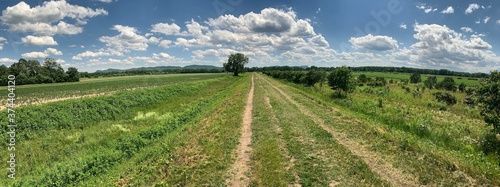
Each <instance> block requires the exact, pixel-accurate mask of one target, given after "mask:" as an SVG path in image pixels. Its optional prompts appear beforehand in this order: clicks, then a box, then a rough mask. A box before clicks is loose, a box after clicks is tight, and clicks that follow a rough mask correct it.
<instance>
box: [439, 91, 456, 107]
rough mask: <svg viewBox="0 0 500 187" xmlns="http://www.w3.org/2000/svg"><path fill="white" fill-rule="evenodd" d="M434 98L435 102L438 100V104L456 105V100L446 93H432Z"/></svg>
mask: <svg viewBox="0 0 500 187" xmlns="http://www.w3.org/2000/svg"><path fill="white" fill-rule="evenodd" d="M434 97H436V100H438V101H439V102H444V103H446V104H447V105H454V104H457V98H456V97H455V96H454V95H452V94H450V93H448V92H445V93H442V92H436V93H434Z"/></svg>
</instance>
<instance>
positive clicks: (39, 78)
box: [0, 58, 80, 86]
mask: <svg viewBox="0 0 500 187" xmlns="http://www.w3.org/2000/svg"><path fill="white" fill-rule="evenodd" d="M9 75H14V76H16V85H23V84H41V83H55V82H78V81H80V73H79V72H78V69H76V68H74V67H69V68H68V70H67V71H64V69H63V68H62V67H61V64H58V63H57V62H56V60H55V59H52V58H46V59H45V60H44V63H43V65H42V64H40V62H39V61H38V60H26V59H23V58H21V59H19V61H18V62H15V63H13V64H12V65H10V67H7V66H5V65H0V80H1V84H0V85H2V86H5V85H7V77H8V76H9Z"/></svg>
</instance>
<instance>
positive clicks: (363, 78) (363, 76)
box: [358, 74, 368, 83]
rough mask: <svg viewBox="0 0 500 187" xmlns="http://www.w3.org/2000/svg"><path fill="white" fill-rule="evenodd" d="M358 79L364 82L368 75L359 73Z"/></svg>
mask: <svg viewBox="0 0 500 187" xmlns="http://www.w3.org/2000/svg"><path fill="white" fill-rule="evenodd" d="M358 81H359V82H362V83H366V82H367V81H368V77H366V75H365V74H361V75H359V76H358Z"/></svg>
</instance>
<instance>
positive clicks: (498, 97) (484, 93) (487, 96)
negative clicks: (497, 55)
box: [476, 71, 500, 133]
mask: <svg viewBox="0 0 500 187" xmlns="http://www.w3.org/2000/svg"><path fill="white" fill-rule="evenodd" d="M476 95H477V101H478V102H479V103H481V104H482V105H480V106H481V115H482V116H483V117H484V121H485V122H486V123H487V124H489V125H491V126H493V131H494V132H495V133H500V72H498V71H493V72H491V75H490V77H489V78H487V79H485V80H483V81H482V82H481V84H480V86H479V88H478V89H477V90H476Z"/></svg>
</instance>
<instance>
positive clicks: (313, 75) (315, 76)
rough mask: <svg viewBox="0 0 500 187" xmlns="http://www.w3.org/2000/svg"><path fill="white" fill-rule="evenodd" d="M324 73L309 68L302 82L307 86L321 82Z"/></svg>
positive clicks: (323, 78)
mask: <svg viewBox="0 0 500 187" xmlns="http://www.w3.org/2000/svg"><path fill="white" fill-rule="evenodd" d="M325 77H326V73H325V72H324V71H314V70H310V71H308V72H307V73H306V76H305V77H304V81H303V82H304V83H305V84H306V85H307V86H314V84H316V83H318V82H323V81H324V80H325Z"/></svg>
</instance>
